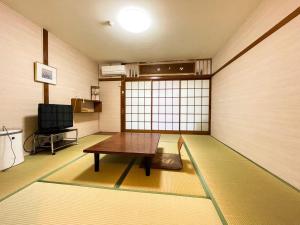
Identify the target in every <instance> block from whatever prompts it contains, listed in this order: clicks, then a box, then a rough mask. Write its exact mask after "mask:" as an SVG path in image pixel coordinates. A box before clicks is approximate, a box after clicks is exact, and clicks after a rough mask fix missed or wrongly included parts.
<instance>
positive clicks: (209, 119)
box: [208, 79, 212, 135]
mask: <svg viewBox="0 0 300 225" xmlns="http://www.w3.org/2000/svg"><path fill="white" fill-rule="evenodd" d="M211 89H212V79H210V80H209V107H208V110H209V111H208V131H209V135H210V134H211V108H212V107H211V102H212V101H211V99H212V96H211V94H212V91H211Z"/></svg>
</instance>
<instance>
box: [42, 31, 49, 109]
mask: <svg viewBox="0 0 300 225" xmlns="http://www.w3.org/2000/svg"><path fill="white" fill-rule="evenodd" d="M43 64H45V65H48V31H47V30H45V29H43ZM44 104H49V84H46V83H44Z"/></svg>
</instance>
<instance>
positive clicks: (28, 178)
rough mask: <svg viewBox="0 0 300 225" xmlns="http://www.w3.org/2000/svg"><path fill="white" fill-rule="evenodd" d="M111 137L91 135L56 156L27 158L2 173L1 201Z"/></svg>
mask: <svg viewBox="0 0 300 225" xmlns="http://www.w3.org/2000/svg"><path fill="white" fill-rule="evenodd" d="M108 137H109V136H107V135H90V136H87V137H84V138H80V139H79V141H78V145H73V146H70V147H68V148H65V149H62V150H59V151H58V152H57V153H56V155H51V153H50V152H41V153H38V154H36V155H29V156H26V157H25V161H24V162H23V163H21V164H19V165H17V166H14V167H13V168H11V169H9V170H7V171H5V172H0V183H1V185H0V199H2V198H4V197H5V196H8V195H9V194H12V193H14V192H15V191H17V190H19V189H20V188H22V187H24V186H26V185H28V184H30V183H32V182H33V181H35V180H37V179H38V178H40V177H42V176H44V175H45V174H47V173H49V172H51V171H53V170H55V169H56V168H58V167H60V166H62V165H64V164H66V163H68V162H70V161H72V160H73V159H75V158H77V157H80V156H81V155H83V152H82V150H83V149H84V148H87V147H89V146H91V145H94V144H96V143H98V142H100V141H102V140H104V139H106V138H108Z"/></svg>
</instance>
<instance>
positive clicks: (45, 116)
mask: <svg viewBox="0 0 300 225" xmlns="http://www.w3.org/2000/svg"><path fill="white" fill-rule="evenodd" d="M72 126H73V108H72V106H71V105H55V104H39V107H38V129H39V132H40V133H50V132H56V131H60V130H64V129H66V128H69V127H72Z"/></svg>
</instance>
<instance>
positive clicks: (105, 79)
mask: <svg viewBox="0 0 300 225" xmlns="http://www.w3.org/2000/svg"><path fill="white" fill-rule="evenodd" d="M99 81H100V82H102V81H122V77H108V78H99Z"/></svg>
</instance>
